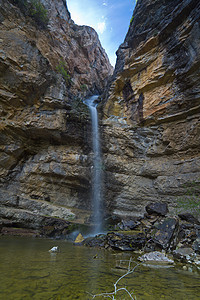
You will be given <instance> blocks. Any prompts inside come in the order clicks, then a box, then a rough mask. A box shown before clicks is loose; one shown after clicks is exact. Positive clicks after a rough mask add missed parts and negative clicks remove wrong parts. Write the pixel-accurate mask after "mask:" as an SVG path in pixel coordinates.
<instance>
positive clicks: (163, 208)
mask: <svg viewBox="0 0 200 300" xmlns="http://www.w3.org/2000/svg"><path fill="white" fill-rule="evenodd" d="M111 220H112V221H113V223H112V222H111ZM109 221H110V224H109V226H110V229H112V230H110V231H109V232H108V233H107V234H100V235H97V236H95V237H89V238H86V239H85V240H84V241H82V242H81V243H79V244H81V245H85V246H89V247H97V248H104V249H109V250H118V251H133V252H137V253H138V251H139V253H143V252H144V253H152V255H153V256H154V255H155V252H157V251H159V252H160V253H168V254H170V255H171V256H172V257H173V259H174V260H178V261H180V262H182V263H190V264H193V265H195V266H196V267H197V268H198V269H200V222H199V221H198V219H197V218H195V217H194V216H193V215H192V214H190V213H185V214H179V215H178V216H173V217H172V216H169V215H168V207H167V205H166V204H164V203H159V202H157V203H150V204H148V205H147V206H146V213H145V214H144V217H140V218H135V219H131V220H121V221H119V219H118V218H110V220H109ZM118 221H119V222H118ZM152 255H150V260H151V259H152V260H154V259H153V258H152ZM144 260H146V258H145V259H144Z"/></svg>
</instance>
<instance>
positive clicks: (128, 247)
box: [107, 233, 146, 251]
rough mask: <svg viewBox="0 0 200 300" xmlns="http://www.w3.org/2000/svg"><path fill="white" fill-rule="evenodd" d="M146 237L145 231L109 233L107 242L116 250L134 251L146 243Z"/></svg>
mask: <svg viewBox="0 0 200 300" xmlns="http://www.w3.org/2000/svg"><path fill="white" fill-rule="evenodd" d="M145 242H146V237H145V235H144V234H143V233H139V234H134V235H125V234H122V233H108V234H107V243H108V245H109V246H110V247H111V248H113V249H115V250H122V251H133V250H139V249H142V248H143V247H144V245H145Z"/></svg>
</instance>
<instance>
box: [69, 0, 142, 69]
mask: <svg viewBox="0 0 200 300" xmlns="http://www.w3.org/2000/svg"><path fill="white" fill-rule="evenodd" d="M135 2H136V1H135V0H67V6H68V9H69V11H70V13H71V17H72V20H74V22H75V23H76V24H78V25H89V26H91V27H93V28H94V29H95V30H96V31H97V33H98V35H99V38H100V41H101V44H102V46H103V48H104V49H105V50H106V52H107V54H108V56H109V59H110V62H111V64H112V65H113V66H114V65H115V61H116V55H115V52H116V51H117V49H118V47H119V45H120V44H121V43H122V42H123V41H124V38H125V36H126V33H127V31H128V27H129V24H130V19H131V17H132V14H133V10H134V7H135Z"/></svg>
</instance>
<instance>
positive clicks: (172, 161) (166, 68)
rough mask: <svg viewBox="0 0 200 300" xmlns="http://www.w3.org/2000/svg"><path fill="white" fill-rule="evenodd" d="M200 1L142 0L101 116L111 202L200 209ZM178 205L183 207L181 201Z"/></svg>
mask: <svg viewBox="0 0 200 300" xmlns="http://www.w3.org/2000/svg"><path fill="white" fill-rule="evenodd" d="M199 20H200V3H199V1H197V0H186V1H180V0H175V1H174V0H173V1H171V0H167V1H165V0H154V1H150V0H138V2H137V5H136V8H135V10H134V13H133V17H132V20H131V23H130V28H129V31H128V33H127V36H126V38H125V40H124V43H123V44H122V45H121V46H120V47H119V50H118V51H117V64H116V68H115V71H114V77H113V81H112V83H111V85H110V88H109V91H108V93H107V98H106V101H105V103H104V107H103V113H104V118H103V122H102V129H103V141H104V149H103V151H104V159H105V169H106V172H105V174H106V191H107V192H106V195H107V198H106V203H107V208H108V210H110V211H112V212H114V213H115V214H117V215H121V216H122V217H125V216H126V217H127V216H138V215H141V213H143V208H144V207H145V205H146V204H147V203H148V202H149V201H150V202H155V201H165V202H167V203H168V204H169V207H170V211H171V212H173V211H175V209H178V211H179V210H180V211H181V210H192V211H193V212H194V211H196V212H197V210H199V209H200V207H199V200H200V157H199V156H200V122H199V118H200V114H199V112H200V21H199ZM177 206H178V207H177Z"/></svg>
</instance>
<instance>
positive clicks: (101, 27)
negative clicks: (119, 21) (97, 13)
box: [97, 22, 106, 34]
mask: <svg viewBox="0 0 200 300" xmlns="http://www.w3.org/2000/svg"><path fill="white" fill-rule="evenodd" d="M97 28H98V31H99V32H100V33H101V34H102V33H104V31H105V30H106V23H105V22H100V23H98V24H97Z"/></svg>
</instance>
